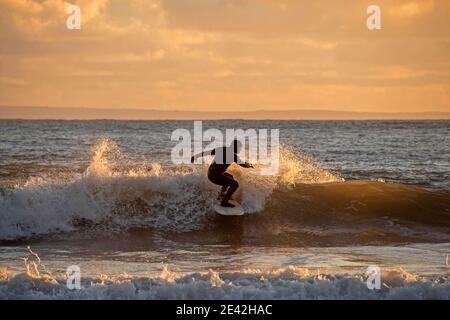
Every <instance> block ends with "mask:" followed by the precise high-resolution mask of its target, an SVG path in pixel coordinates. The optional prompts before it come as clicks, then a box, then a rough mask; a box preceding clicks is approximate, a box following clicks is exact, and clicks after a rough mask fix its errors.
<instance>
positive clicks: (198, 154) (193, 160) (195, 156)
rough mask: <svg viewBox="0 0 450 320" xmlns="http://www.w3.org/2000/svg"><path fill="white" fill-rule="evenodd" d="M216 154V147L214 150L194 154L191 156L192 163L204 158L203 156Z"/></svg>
mask: <svg viewBox="0 0 450 320" xmlns="http://www.w3.org/2000/svg"><path fill="white" fill-rule="evenodd" d="M215 154H216V149H212V150H208V151H203V152H200V153H197V154H194V155H193V156H192V157H191V163H194V162H195V159H198V158H202V157H206V156H213V155H215Z"/></svg>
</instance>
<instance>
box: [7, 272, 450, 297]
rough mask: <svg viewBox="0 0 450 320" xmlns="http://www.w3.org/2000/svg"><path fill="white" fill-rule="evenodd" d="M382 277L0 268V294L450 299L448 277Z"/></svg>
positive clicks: (402, 274) (401, 274)
mask: <svg viewBox="0 0 450 320" xmlns="http://www.w3.org/2000/svg"><path fill="white" fill-rule="evenodd" d="M382 281H383V287H382V289H381V290H369V289H368V288H367V285H366V283H365V281H364V277H363V276H362V275H354V276H351V275H326V274H318V275H311V273H310V272H309V270H307V269H304V268H300V267H296V266H289V267H287V268H282V269H275V270H269V271H261V270H242V271H239V272H228V273H227V272H215V271H212V270H210V271H209V272H205V273H191V274H184V275H177V274H175V273H172V272H171V271H170V270H169V269H168V268H164V270H163V272H162V273H161V275H159V276H156V277H132V276H129V275H126V274H125V275H119V276H114V275H102V276H99V277H92V278H83V279H82V281H81V286H82V288H81V289H80V290H69V289H68V288H67V286H66V278H65V277H64V276H61V277H59V278H58V277H53V276H50V275H48V274H45V275H39V274H38V275H36V274H29V273H20V274H16V275H12V274H10V273H8V272H7V271H6V270H0V299H236V300H247V299H450V284H449V281H448V278H441V279H439V280H438V279H434V280H431V279H419V278H417V277H415V276H413V275H411V274H408V273H407V272H405V271H404V270H402V269H392V270H389V271H387V272H385V273H383V275H382Z"/></svg>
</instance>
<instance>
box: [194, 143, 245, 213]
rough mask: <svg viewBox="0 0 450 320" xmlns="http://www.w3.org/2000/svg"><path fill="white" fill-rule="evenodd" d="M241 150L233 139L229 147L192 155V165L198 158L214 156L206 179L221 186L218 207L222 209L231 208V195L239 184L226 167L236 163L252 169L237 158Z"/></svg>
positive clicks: (239, 145)
mask: <svg viewBox="0 0 450 320" xmlns="http://www.w3.org/2000/svg"><path fill="white" fill-rule="evenodd" d="M241 148H242V143H241V142H240V141H239V140H237V139H235V140H233V142H232V143H231V145H230V146H229V147H219V148H216V149H213V150H209V151H204V152H202V153H199V154H196V155H193V156H192V158H191V162H192V163H194V161H195V159H197V158H200V157H205V156H209V155H212V156H214V161H213V162H212V163H211V165H210V166H209V168H208V179H209V181H211V182H212V183H214V184H217V185H219V186H222V190H221V191H220V194H219V199H221V200H222V201H221V203H220V205H221V206H222V207H228V208H233V207H234V205H233V204H231V203H229V202H228V201H229V200H231V197H232V196H233V193H234V192H235V191H236V190H237V188H238V187H239V183H238V182H237V181H236V180H234V178H233V176H232V175H231V174H229V173H228V172H226V171H227V169H228V167H229V166H230V165H231V164H232V163H233V162H235V163H237V164H238V165H240V166H241V167H244V168H253V165H251V164H250V163H248V162H245V161H243V160H241V158H239V156H238V153H239V151H240V150H241Z"/></svg>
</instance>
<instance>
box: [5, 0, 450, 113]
mask: <svg viewBox="0 0 450 320" xmlns="http://www.w3.org/2000/svg"><path fill="white" fill-rule="evenodd" d="M69 2H70V3H75V4H77V5H79V6H80V8H81V18H82V25H81V30H68V29H67V28H66V19H67V17H68V14H67V13H66V9H67V6H68V5H69ZM69 2H66V1H62V0H34V1H33V0H0V56H1V57H0V105H9V106H11V105H13V106H14V105H17V106H19V105H25V106H53V107H100V108H109V107H112V108H147V109H162V110H174V109H177V110H208V111H219V110H225V111H239V110H243V111H248V110H256V109H272V110H273V109H329V110H349V111H361V112H366V111H367V112H369V111H371V112H427V111H447V112H448V111H450V1H448V0H417V1H408V0H403V1H400V0H371V1H364V0H341V1H322V0H316V1H309V0H307V1H302V0H79V1H69ZM370 4H377V5H379V6H380V7H381V10H382V30H377V31H369V30H368V29H367V28H366V18H367V13H366V9H367V7H368V6H369V5H370Z"/></svg>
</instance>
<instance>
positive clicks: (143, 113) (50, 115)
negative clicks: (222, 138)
mask: <svg viewBox="0 0 450 320" xmlns="http://www.w3.org/2000/svg"><path fill="white" fill-rule="evenodd" d="M0 111H2V112H0V119H4V120H7V119H10V120H12V119H16V120H19V119H20V120H195V119H198V120H238V119H239V120H448V119H450V112H443V111H428V112H423V111H422V112H376V111H348V110H330V109H280V110H270V109H257V110H250V111H199V110H179V109H177V110H163V109H142V108H135V107H133V108H126V109H125V108H111V107H107V108H101V107H52V106H5V105H0ZM80 112H81V113H82V114H80ZM105 112H109V113H110V114H109V115H108V116H105V114H104V113H105ZM133 112H134V113H135V114H133V115H130V113H133Z"/></svg>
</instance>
